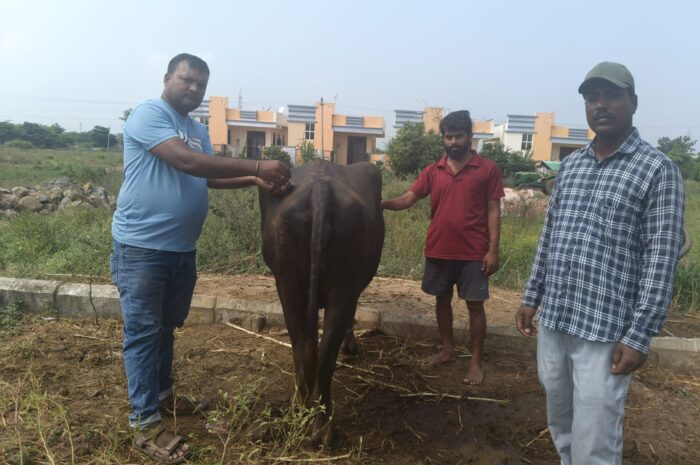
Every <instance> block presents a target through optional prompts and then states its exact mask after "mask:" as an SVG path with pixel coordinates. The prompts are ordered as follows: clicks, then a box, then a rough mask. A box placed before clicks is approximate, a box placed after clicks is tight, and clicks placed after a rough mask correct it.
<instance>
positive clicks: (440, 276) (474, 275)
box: [422, 257, 489, 302]
mask: <svg viewBox="0 0 700 465" xmlns="http://www.w3.org/2000/svg"><path fill="white" fill-rule="evenodd" d="M481 266H482V262H481V260H441V259H437V258H427V257H426V259H425V272H424V273H423V286H422V289H423V292H425V293H426V294H430V295H434V296H446V295H451V294H452V286H454V285H455V284H456V285H457V295H458V296H459V297H460V298H461V299H464V300H466V301H470V302H482V301H484V300H487V299H488V298H489V278H488V276H486V275H485V274H484V272H483V271H481Z"/></svg>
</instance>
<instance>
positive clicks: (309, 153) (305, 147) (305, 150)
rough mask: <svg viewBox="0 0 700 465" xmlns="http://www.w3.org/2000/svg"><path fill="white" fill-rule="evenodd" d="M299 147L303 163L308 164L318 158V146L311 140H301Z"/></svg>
mask: <svg viewBox="0 0 700 465" xmlns="http://www.w3.org/2000/svg"><path fill="white" fill-rule="evenodd" d="M297 148H298V149H299V153H300V154H301V163H302V164H306V163H309V162H312V161H314V160H317V159H318V152H317V151H316V147H314V143H313V142H311V141H310V140H305V141H303V142H301V143H300V144H299V146H298V147H297Z"/></svg>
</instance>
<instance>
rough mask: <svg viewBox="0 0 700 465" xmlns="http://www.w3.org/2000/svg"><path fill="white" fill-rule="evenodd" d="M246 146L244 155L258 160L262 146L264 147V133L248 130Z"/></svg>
mask: <svg viewBox="0 0 700 465" xmlns="http://www.w3.org/2000/svg"><path fill="white" fill-rule="evenodd" d="M246 147H247V150H246V152H247V153H246V157H248V158H252V159H254V160H260V159H261V158H262V151H263V147H265V133H264V132H262V131H248V135H247V137H246Z"/></svg>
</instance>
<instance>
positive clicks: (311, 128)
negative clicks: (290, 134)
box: [304, 123, 316, 140]
mask: <svg viewBox="0 0 700 465" xmlns="http://www.w3.org/2000/svg"><path fill="white" fill-rule="evenodd" d="M315 132H316V124H315V123H306V127H305V128H304V140H314V133H315Z"/></svg>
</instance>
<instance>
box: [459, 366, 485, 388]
mask: <svg viewBox="0 0 700 465" xmlns="http://www.w3.org/2000/svg"><path fill="white" fill-rule="evenodd" d="M462 382H463V383H464V384H468V385H475V384H481V383H483V382H484V369H483V368H482V367H481V365H480V364H477V363H472V364H471V365H469V371H467V376H466V377H465V378H464V379H463V380H462Z"/></svg>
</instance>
